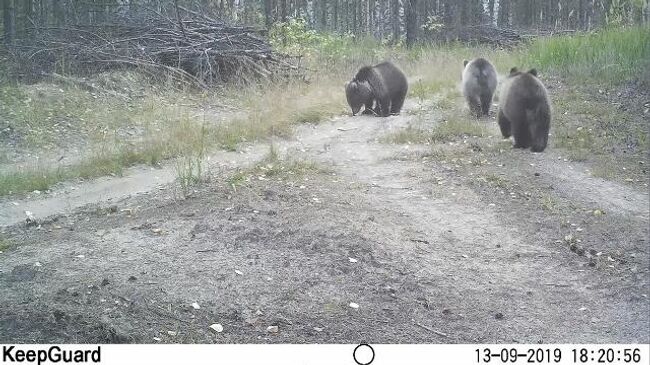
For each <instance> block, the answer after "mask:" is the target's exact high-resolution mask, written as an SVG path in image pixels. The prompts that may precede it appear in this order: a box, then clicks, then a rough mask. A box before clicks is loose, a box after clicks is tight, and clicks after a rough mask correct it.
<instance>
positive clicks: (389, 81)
mask: <svg viewBox="0 0 650 365" xmlns="http://www.w3.org/2000/svg"><path fill="white" fill-rule="evenodd" d="M407 91H408V83H407V81H406V76H405V75H404V73H403V72H402V71H401V70H400V69H399V68H397V67H396V66H395V65H393V64H392V63H390V62H383V63H380V64H378V65H375V66H364V67H362V68H361V69H360V70H359V71H358V72H357V74H356V75H355V76H354V78H353V79H352V81H350V82H348V83H347V84H346V85H345V95H346V97H347V100H348V104H349V105H350V108H351V109H352V115H356V114H357V113H358V112H359V110H361V107H362V106H365V110H364V111H363V114H376V115H379V116H382V117H387V116H389V115H391V114H393V115H394V114H399V113H400V111H401V109H402V105H404V99H405V98H406V92H407ZM375 102H376V106H375V107H374V108H373V104H374V103H375Z"/></svg>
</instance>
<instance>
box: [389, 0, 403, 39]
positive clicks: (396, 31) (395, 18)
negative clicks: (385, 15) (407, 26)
mask: <svg viewBox="0 0 650 365" xmlns="http://www.w3.org/2000/svg"><path fill="white" fill-rule="evenodd" d="M399 8H400V6H399V0H392V11H391V22H392V25H393V43H398V42H399V40H400V33H401V30H400V26H399Z"/></svg>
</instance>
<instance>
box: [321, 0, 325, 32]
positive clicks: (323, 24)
mask: <svg viewBox="0 0 650 365" xmlns="http://www.w3.org/2000/svg"><path fill="white" fill-rule="evenodd" d="M320 29H321V30H325V29H327V1H326V0H320Z"/></svg>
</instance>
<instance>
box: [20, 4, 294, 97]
mask: <svg viewBox="0 0 650 365" xmlns="http://www.w3.org/2000/svg"><path fill="white" fill-rule="evenodd" d="M11 52H12V54H13V55H14V57H15V58H16V61H17V62H18V63H19V64H21V65H23V66H24V67H23V72H27V73H32V74H50V73H53V72H59V73H60V72H65V73H68V74H77V75H88V74H92V73H97V72H103V71H108V70H112V69H116V68H137V69H139V70H142V71H144V72H147V73H150V74H151V75H153V76H162V75H164V76H171V77H173V78H174V79H177V80H182V81H184V82H190V83H193V84H195V85H198V86H200V87H209V86H210V85H214V84H216V83H222V82H227V81H232V80H237V81H241V80H244V81H250V80H253V79H256V78H260V77H262V78H270V77H272V76H275V75H278V74H286V73H291V72H295V71H296V70H297V66H295V62H291V61H290V60H289V59H288V58H287V57H284V56H282V55H277V54H275V53H274V52H272V49H271V47H270V45H269V43H268V41H267V40H266V39H265V38H264V37H263V36H261V35H260V31H259V30H257V29H254V28H252V27H247V26H237V25H228V24H226V23H224V22H221V21H218V20H215V19H211V18H209V17H207V16H205V15H202V14H198V13H195V12H192V11H190V10H187V9H184V11H183V12H182V13H179V14H177V16H176V17H168V16H164V15H162V14H152V15H150V16H148V17H146V18H138V19H121V20H120V21H119V22H113V23H110V24H102V25H66V26H59V27H47V28H40V29H34V36H33V37H31V38H30V39H24V40H20V41H19V42H17V43H16V45H15V46H14V47H12V49H11Z"/></svg>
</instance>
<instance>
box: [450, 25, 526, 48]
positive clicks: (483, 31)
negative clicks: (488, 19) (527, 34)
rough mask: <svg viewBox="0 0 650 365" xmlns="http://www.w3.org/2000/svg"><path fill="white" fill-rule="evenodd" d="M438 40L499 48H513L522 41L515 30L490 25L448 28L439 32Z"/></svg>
mask: <svg viewBox="0 0 650 365" xmlns="http://www.w3.org/2000/svg"><path fill="white" fill-rule="evenodd" d="M440 38H442V39H443V40H444V41H445V42H462V43H472V44H488V45H491V46H496V47H501V48H511V47H514V46H516V45H517V44H519V43H520V42H521V41H522V40H523V38H522V37H521V35H520V34H519V33H517V32H516V31H515V30H512V29H507V28H499V27H496V26H494V25H492V24H482V25H471V26H463V27H457V28H448V29H445V30H443V31H442V32H441V34H440Z"/></svg>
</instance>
